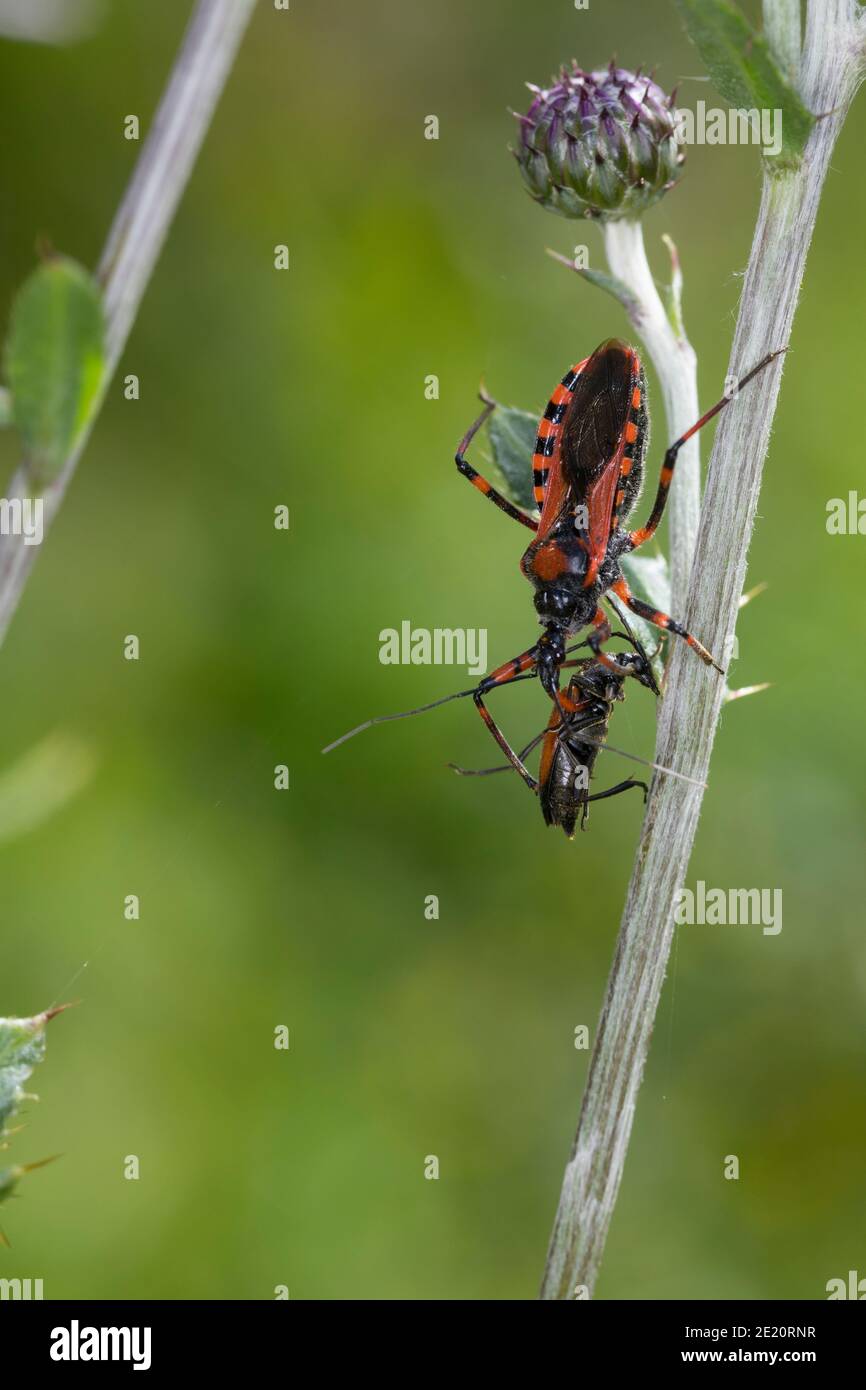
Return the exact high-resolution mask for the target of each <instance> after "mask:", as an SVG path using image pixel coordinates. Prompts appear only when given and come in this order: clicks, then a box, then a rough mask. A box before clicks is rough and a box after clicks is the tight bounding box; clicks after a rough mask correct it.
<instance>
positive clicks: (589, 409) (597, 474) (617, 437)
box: [560, 338, 646, 587]
mask: <svg viewBox="0 0 866 1390" xmlns="http://www.w3.org/2000/svg"><path fill="white" fill-rule="evenodd" d="M645 396H646V387H645V382H644V376H643V370H642V368H641V364H640V358H639V357H638V355H637V353H636V352H635V351H634V349H633V348H630V347H628V346H627V344H626V343H622V342H620V341H619V340H618V339H616V338H611V339H609V340H608V341H607V342H605V343H602V344H601V346H600V347H598V348H596V350H595V352H594V353H593V354H592V357H590V358H589V360H588V361H587V363H586V365H585V367H584V369H583V371H582V372H581V374H580V377H579V379H578V381H577V383H576V387H575V390H574V393H573V396H572V400H571V403H570V404H569V406H568V410H567V412H566V415H565V419H564V421H563V425H562V432H561V440H560V469H561V472H562V476H563V482H564V485H565V487H567V488H570V490H571V493H572V496H573V499H574V501H575V502H576V503H578V504H583V506H584V507H585V508H586V526H585V527H584V528H582V529H583V531H584V535H585V540H586V545H587V553H588V559H587V574H586V579H585V583H586V585H587V587H589V585H590V584H592V583H593V582H594V580H595V577H596V575H597V573H598V570H599V566H600V565H601V563H602V561H603V560H604V557H605V555H606V553H607V547H608V542H609V540H610V534H611V531H612V530H613V528H614V527H615V526H616V525H617V522H618V520H619V516H620V514H621V513H623V514H624V513H625V512H626V511H628V510H630V508H631V506H632V504H633V502H634V500H635V497H636V495H637V491H638V489H639V487H640V479H641V471H642V470H641V465H642V461H643V451H644V449H645V447H646V408H645Z"/></svg>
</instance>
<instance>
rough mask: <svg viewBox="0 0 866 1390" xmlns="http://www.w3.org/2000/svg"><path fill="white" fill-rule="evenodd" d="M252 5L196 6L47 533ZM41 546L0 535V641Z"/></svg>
mask: <svg viewBox="0 0 866 1390" xmlns="http://www.w3.org/2000/svg"><path fill="white" fill-rule="evenodd" d="M254 7H255V0H198V4H197V5H196V8H195V11H194V13H193V15H192V18H191V20H190V23H189V26H188V28H187V31H186V34H185V36H184V40H183V43H182V45H181V48H180V52H179V53H178V56H177V58H176V60H175V64H174V68H173V70H172V73H171V76H170V78H169V81H168V84H167V86H166V89H165V91H164V93H163V96H162V100H161V101H160V104H159V108H158V110H157V112H156V115H155V116H154V120H153V126H152V127H151V130H150V133H149V134H148V137H147V140H146V141H145V144H144V147H143V149H142V151H141V155H140V157H139V160H138V163H137V164H136V167H135V171H134V173H133V176H132V179H131V181H130V184H129V187H128V188H127V191H126V194H125V196H124V199H123V202H122V203H121V205H120V208H119V209H118V212H117V214H116V216H115V219H114V222H113V224H112V227H111V231H110V232H109V235H108V240H107V242H106V245H105V249H104V251H103V253H102V258H101V260H100V262H99V269H98V271H97V278H98V280H99V282H100V284H101V285H102V290H103V300H104V307H105V318H106V339H105V353H106V362H105V372H104V374H103V379H102V382H101V385H100V391H99V394H98V397H97V399H96V401H95V402H94V406H93V409H92V411H91V413H90V416H89V418H88V420H87V423H86V426H85V428H84V429H83V430H82V433H81V435H80V436H79V438H78V439H77V441H76V444H75V448H74V449H73V451H72V453H71V454H70V456H69V458H68V459H67V460H66V462H65V464H64V466H63V468H62V470H61V472H60V475H59V476H58V477H57V479H56V480H55V481H54V482H53V483H51V485H50V486H49V487H47V488H46V489H45V490H44V492H43V493H42V498H43V529H44V531H46V532H47V530H48V527H49V526H50V524H51V522H52V521H53V519H54V517H55V516H56V515H57V512H58V510H59V508H60V505H61V503H62V501H63V498H64V496H65V494H66V489H67V487H68V486H69V483H70V481H71V479H72V476H73V474H74V472H75V469H76V467H77V465H78V461H79V459H80V457H81V455H82V453H83V451H84V448H85V445H86V444H87V440H88V438H89V436H90V431H91V429H92V428H93V425H94V423H95V421H96V418H97V416H98V415H99V411H100V409H101V406H102V402H103V400H104V399H105V392H106V390H107V388H108V385H109V382H110V381H111V378H112V375H113V373H114V370H115V368H116V366H117V363H118V361H119V360H120V356H121V353H122V352H123V349H124V347H125V346H126V341H127V338H128V337H129V334H130V331H131V329H132V325H133V323H134V322H135V316H136V314H137V313H138V308H139V305H140V303H141V300H142V298H143V296H144V292H145V290H146V288H147V285H148V282H149V280H150V277H151V275H152V273H153V269H154V266H155V265H156V262H157V259H158V257H159V253H160V251H161V250H162V246H163V242H164V241H165V238H166V235H167V233H168V229H169V227H170V225H171V222H172V219H173V217H174V214H175V211H176V210H177V205H178V203H179V202H180V199H181V197H182V195H183V191H184V189H185V188H186V185H187V182H188V181H189V177H190V174H191V173H192V169H193V165H194V164H195V161H196V158H197V156H198V152H199V150H200V148H201V145H202V141H203V140H204V137H205V135H206V134H207V130H208V127H209V125H210V122H211V118H212V116H213V113H214V110H215V108H216V104H217V102H218V101H219V98H220V95H221V93H222V90H223V87H224V86H225V83H226V80H227V78H228V75H229V73H230V71H231V68H232V65H233V63H234V59H235V55H236V54H237V51H238V48H239V46H240V42H241V39H242V38H243V35H244V31H245V30H246V27H247V24H248V22H249V19H250V16H251V15H252V12H253V9H254ZM32 491H33V483H32V480H31V477H30V474H29V471H28V469H27V468H26V467H24V466H22V467H20V468H18V469H17V471H16V472H15V474H14V475H13V477H12V479H11V481H10V483H9V486H8V488H7V492H6V495H7V497H9V498H25V497H29V496H31V495H32ZM39 549H40V547H38V546H30V545H25V544H24V537H23V536H21V535H11V534H10V535H0V643H2V641H3V639H4V638H5V636H6V632H7V630H8V627H9V624H10V622H11V621H12V618H13V616H14V614H15V610H16V608H17V607H18V603H19V600H20V598H21V595H22V593H23V591H24V587H25V585H26V583H27V580H28V578H29V576H30V572H31V570H32V568H33V564H34V561H35V559H36V555H37V553H38V550H39Z"/></svg>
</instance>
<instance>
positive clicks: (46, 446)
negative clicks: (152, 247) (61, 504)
mask: <svg viewBox="0 0 866 1390" xmlns="http://www.w3.org/2000/svg"><path fill="white" fill-rule="evenodd" d="M104 336H105V324H104V316H103V308H102V297H101V295H100V293H99V289H98V287H97V285H96V282H95V281H94V280H93V278H92V277H91V276H90V275H89V274H88V273H87V271H86V270H84V269H83V268H82V267H81V266H79V265H76V263H75V262H74V261H71V260H67V259H66V258H65V257H61V256H52V257H51V258H50V259H48V260H46V261H44V262H43V264H42V265H40V266H39V267H38V269H37V270H35V271H34V272H33V274H32V275H31V276H30V278H29V279H28V280H27V281H25V283H24V285H23V286H22V288H21V290H20V291H19V293H18V295H17V297H16V299H15V303H14V305H13V306H12V320H11V323H10V326H9V337H8V340H7V344H6V375H7V379H8V382H9V387H10V389H11V392H12V414H13V419H14V422H15V424H16V425H17V427H18V430H19V431H20V434H21V439H22V443H23V446H24V455H25V461H26V462H27V463H28V465H29V466H30V468H31V470H32V473H33V476H34V479H35V480H36V481H37V482H39V483H41V484H45V483H49V482H51V481H52V480H53V479H54V478H56V476H57V474H58V473H59V472H60V470H61V468H62V466H63V463H64V461H65V460H66V458H67V457H68V455H69V453H70V452H71V450H72V448H73V447H74V445H75V442H76V440H77V438H78V436H79V434H80V433H81V430H82V429H83V427H84V426H85V425H86V423H87V421H88V419H89V417H90V414H91V411H92V409H93V405H94V402H95V400H96V397H97V395H98V392H99V388H100V385H101V383H102V378H103V372H104V361H105V359H104Z"/></svg>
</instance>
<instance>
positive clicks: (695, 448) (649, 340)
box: [602, 220, 701, 614]
mask: <svg viewBox="0 0 866 1390" xmlns="http://www.w3.org/2000/svg"><path fill="white" fill-rule="evenodd" d="M602 231H603V234H604V249H605V253H606V255H607V261H608V265H609V266H610V269H611V272H612V274H613V275H614V276H616V278H617V279H618V280H621V281H622V283H623V284H624V285H625V286H626V287H627V288H628V290H629V291H630V299H629V303H628V306H627V312H628V316H629V319H630V321H631V325H632V327H633V328H634V330H635V332H636V333H637V334H638V335H639V337H640V338H641V339H642V340H643V342H644V344H645V346H646V349H647V352H648V353H649V356H650V359H651V361H652V364H653V366H654V367H655V370H656V374H657V376H658V378H659V382H660V384H661V388H662V397H663V399H664V407H665V419H666V420H667V429H668V437H669V439H671V440H674V439H677V438H678V437H679V436H680V435H681V434H682V433H683V432H684V431H685V430H687V429H688V427H689V426H690V425H693V424H694V423H695V421H696V420H697V418H698V414H699V411H698V363H697V358H696V357H695V352H694V349H693V347H692V345H691V343H690V342H689V340H688V339H687V337H686V335H685V332H684V330H683V328H682V322H681V320H680V321H679V322H678V324H677V327H675V326H674V323H673V322H672V321H671V319H670V318H669V317H668V313H667V311H666V310H665V307H664V305H663V304H662V301H661V299H660V298H659V293H658V290H657V289H656V286H655V281H654V280H653V277H652V272H651V271H650V268H649V263H648V261H647V256H646V249H645V247H644V239H643V227H642V225H641V223H640V222H637V221H635V222H632V221H628V220H623V221H620V222H606V223H604V224H603V227H602ZM672 255H673V256H675V255H676V253H675V252H672ZM674 268H675V273H676V271H677V270H678V267H677V265H676V263H675V267H674ZM677 317H678V316H677ZM667 515H668V527H669V532H670V537H671V545H670V556H671V560H670V573H671V612H672V613H674V614H677V613H681V612H683V611H684V609H685V604H686V596H687V593H688V583H689V575H690V574H691V569H692V558H693V556H694V553H695V545H696V544H697V539H698V523H699V521H700V516H701V459H700V444H699V441H698V437H697V435H695V437H694V438H693V439H690V440H689V442H688V443H687V444H685V445H683V448H682V449H681V450H680V455H679V458H678V459H677V471H676V473H675V474H674V480H673V483H672V484H671V495H670V499H669V501H668V510H667Z"/></svg>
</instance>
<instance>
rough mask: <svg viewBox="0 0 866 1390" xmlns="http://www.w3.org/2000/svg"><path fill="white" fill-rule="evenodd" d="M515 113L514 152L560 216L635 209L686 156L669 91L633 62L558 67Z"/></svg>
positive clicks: (676, 172) (539, 197) (614, 214)
mask: <svg viewBox="0 0 866 1390" xmlns="http://www.w3.org/2000/svg"><path fill="white" fill-rule="evenodd" d="M552 83H553V85H552V86H550V87H549V88H546V89H544V88H539V87H534V86H533V85H532V84H531V83H530V84H529V90H530V91H531V92H532V93H533V100H532V103H531V105H530V107H529V110H528V111H527V113H526V115H525V116H518V120H519V121H520V135H519V138H518V142H517V148H516V150H514V155H515V157H516V159H517V163H518V164H519V165H520V172H521V173H522V174H523V177H524V179H525V181H526V184H527V186H528V188H529V192H530V193H531V195H532V197H533V198H534V199H535V201H536V202H537V203H541V205H542V207H545V208H550V210H551V211H552V212H558V213H561V214H562V215H563V216H564V217H590V218H600V219H602V220H604V219H608V220H611V221H613V220H615V219H617V218H620V217H636V216H639V215H640V214H641V213H642V212H644V210H645V209H646V208H648V207H649V206H650V205H651V204H652V203H654V202H655V201H656V200H657V199H658V198H660V197H661V196H662V194H663V193H665V192H666V190H667V189H669V188H672V187H673V185H674V184H675V183H676V181H677V179H678V178H679V176H680V170H681V167H682V165H683V163H684V161H685V155H684V153H683V150H682V148H681V146H680V144H679V143H678V141H677V137H676V128H677V113H676V110H675V108H674V104H673V103H674V98H673V95H671V96H668V95H667V93H665V92H664V91H663V90H662V88H661V87H659V86H658V84H657V83H655V82H653V81H652V79H651V78H649V77H642V76H641V74H640V69H638V71H637V72H630V71H629V70H628V69H627V68H618V67H616V66H615V64H614V63H611V64H610V66H609V67H607V68H602V69H601V70H599V71H598V72H582V71H581V69H580V68H579V67H578V66H577V64H576V63H573V64H572V66H571V67H570V68H563V69H562V72H561V73H560V75H559V77H558V78H556V79H552Z"/></svg>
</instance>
